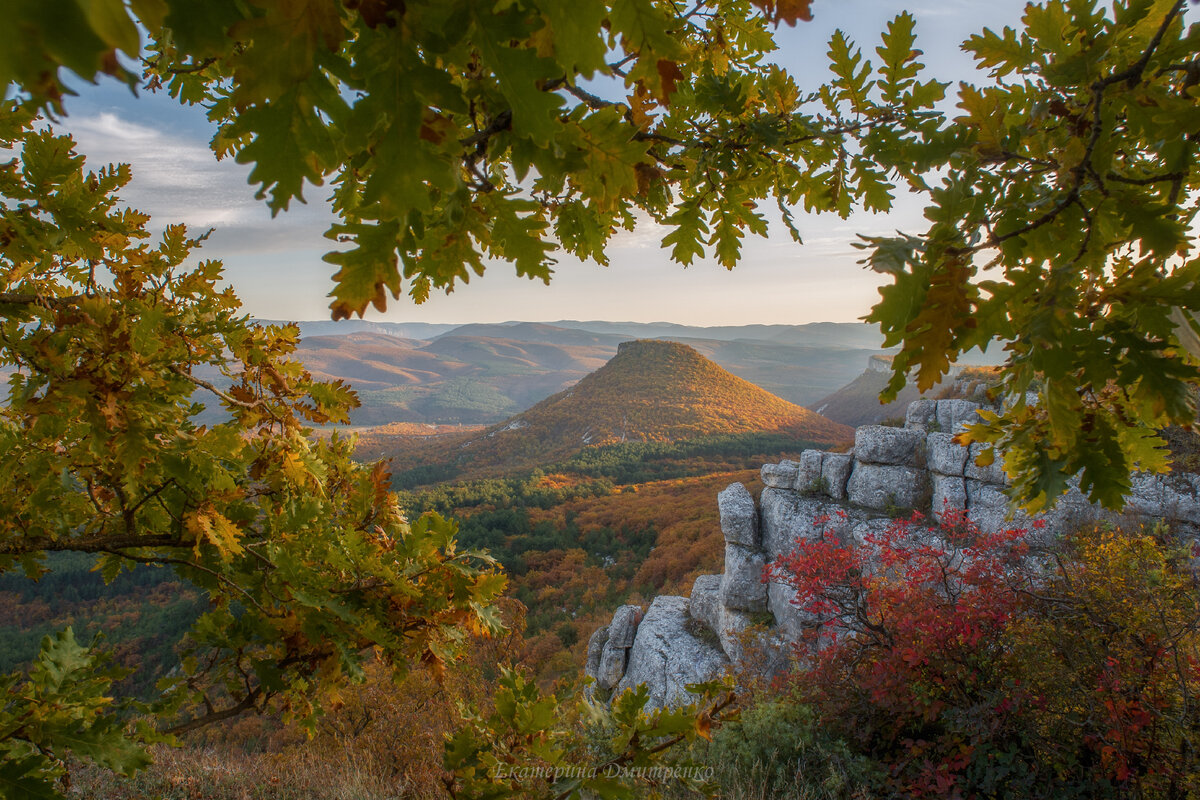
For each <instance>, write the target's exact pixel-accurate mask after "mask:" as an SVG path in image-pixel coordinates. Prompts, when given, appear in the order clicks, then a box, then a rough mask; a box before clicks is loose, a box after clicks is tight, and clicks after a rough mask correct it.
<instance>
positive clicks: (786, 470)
mask: <svg viewBox="0 0 1200 800" xmlns="http://www.w3.org/2000/svg"><path fill="white" fill-rule="evenodd" d="M760 474H761V476H762V482H763V483H764V484H766V485H767V486H770V487H772V488H775V489H794V488H796V477H797V476H798V475H799V474H800V465H799V464H797V463H796V462H795V461H788V460H787V459H786V458H785V459H784V460H783V461H780V462H779V463H778V464H763V466H762V470H761V472H760Z"/></svg>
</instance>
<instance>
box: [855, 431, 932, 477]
mask: <svg viewBox="0 0 1200 800" xmlns="http://www.w3.org/2000/svg"><path fill="white" fill-rule="evenodd" d="M854 458H855V460H856V461H860V462H862V463H864V464H887V465H896V466H904V467H921V466H923V465H924V463H925V432H924V431H920V430H913V429H910V428H890V427H888V426H886V425H864V426H863V427H861V428H859V429H858V430H856V431H855V432H854Z"/></svg>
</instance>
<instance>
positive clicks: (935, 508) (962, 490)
mask: <svg viewBox="0 0 1200 800" xmlns="http://www.w3.org/2000/svg"><path fill="white" fill-rule="evenodd" d="M963 449H964V450H965V449H966V448H963ZM929 477H930V479H931V480H930V484H931V489H932V493H931V497H930V499H929V508H930V510H931V511H932V512H933V513H934V514H936V515H938V516H939V517H940V516H941V515H942V514H943V513H944V512H946V511H950V510H952V509H957V510H959V511H961V510H963V509H965V508H966V507H967V482H966V480H965V479H963V478H960V477H959V476H957V475H940V474H938V473H936V472H933V473H930V476H929Z"/></svg>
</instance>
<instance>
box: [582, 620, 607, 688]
mask: <svg viewBox="0 0 1200 800" xmlns="http://www.w3.org/2000/svg"><path fill="white" fill-rule="evenodd" d="M607 643H608V626H607V625H601V626H600V627H599V628H596V630H595V631H594V632H593V633H592V635H591V638H589V639H588V649H587V666H586V667H584V671H585V672H586V673H587V674H588V675H591V676H593V677H594V676H596V675H599V674H600V656H601V654H602V653H603V652H604V645H605V644H607Z"/></svg>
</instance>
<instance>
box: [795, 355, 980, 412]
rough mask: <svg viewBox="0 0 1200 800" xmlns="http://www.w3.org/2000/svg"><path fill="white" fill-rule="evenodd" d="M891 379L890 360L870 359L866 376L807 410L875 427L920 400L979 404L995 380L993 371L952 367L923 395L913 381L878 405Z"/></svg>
mask: <svg viewBox="0 0 1200 800" xmlns="http://www.w3.org/2000/svg"><path fill="white" fill-rule="evenodd" d="M891 375H892V362H891V358H890V357H889V356H872V357H871V358H869V359H868V360H867V370H866V372H864V373H862V374H861V375H859V376H858V377H857V378H855V379H854V380H852V381H851V382H850V383H848V384H846V385H845V386H843V387H842V388H840V389H838V390H837V391H836V392H833V393H832V394H830V395H827V396H826V397H823V398H821V399H820V400H818V401H817V402H815V403H812V404H811V405H810V406H809V407H810V408H811V409H813V410H814V411H816V412H817V413H818V414H821V415H823V416H826V417H828V418H829V419H832V420H835V421H837V422H841V423H843V424H845V425H850V426H851V427H858V426H860V425H874V424H877V423H879V422H882V421H884V420H887V419H893V418H896V417H900V416H903V414H904V411H905V409H907V408H908V404H909V403H911V402H913V401H914V400H917V399H919V398H921V397H922V396H926V397H937V398H954V397H957V398H961V399H967V400H976V401H982V400H983V395H984V393H985V391H986V389H987V387H988V386H989V385H990V384H992V383H994V382H995V380H996V378H995V373H994V368H993V367H988V366H972V365H962V366H959V365H953V366H951V368H950V372H949V374H948V375H946V376H945V379H944V380H943V381H942V382H941V383H939V384H936V385H935V386H934V387H933V388H932V389H930V390H929V391H928V392H925V393H924V394H922V393H921V392H920V391H918V390H917V386H916V381H914V380H910V381H909V382H908V385H906V386H905V387H904V388H903V389H901V390H900V393H899V394H897V395H896V399H895V400H894V401H892V402H891V403H888V404H887V405H883V404H881V403H880V402H879V393H880V392H882V391H883V390H884V389H885V388H886V387H887V384H888V380H889V379H890V378H891Z"/></svg>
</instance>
